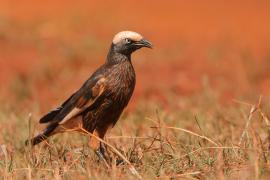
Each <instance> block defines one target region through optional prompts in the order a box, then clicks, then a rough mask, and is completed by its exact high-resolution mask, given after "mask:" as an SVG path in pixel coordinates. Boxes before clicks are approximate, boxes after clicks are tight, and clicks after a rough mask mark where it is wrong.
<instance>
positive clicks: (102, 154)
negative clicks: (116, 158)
mask: <svg viewBox="0 0 270 180" xmlns="http://www.w3.org/2000/svg"><path fill="white" fill-rule="evenodd" d="M96 154H97V156H98V157H99V159H100V160H102V161H103V162H104V164H105V166H107V168H111V166H110V163H109V161H108V160H109V158H108V157H107V155H106V153H105V148H104V147H103V145H101V146H100V147H99V148H98V149H97V150H96Z"/></svg>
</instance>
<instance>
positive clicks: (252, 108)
mask: <svg viewBox="0 0 270 180" xmlns="http://www.w3.org/2000/svg"><path fill="white" fill-rule="evenodd" d="M261 101H262V96H260V98H259V101H258V104H253V105H251V108H250V111H249V115H248V119H247V122H246V125H245V128H244V130H243V132H242V135H241V137H240V140H239V143H238V145H239V146H240V145H241V144H242V141H243V139H244V136H245V134H246V135H247V130H248V127H249V125H250V122H251V119H252V117H253V114H254V113H255V112H256V111H257V110H258V109H260V106H261ZM245 104H247V103H245Z"/></svg>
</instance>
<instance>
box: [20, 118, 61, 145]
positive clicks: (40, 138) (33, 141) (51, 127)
mask: <svg viewBox="0 0 270 180" xmlns="http://www.w3.org/2000/svg"><path fill="white" fill-rule="evenodd" d="M57 126H58V123H52V124H50V125H48V127H47V128H46V129H45V130H44V131H43V132H42V133H41V134H39V135H37V136H35V137H34V138H32V139H30V140H26V141H25V145H28V144H29V143H30V144H31V145H32V146H34V145H36V144H39V143H41V142H42V141H44V140H46V139H47V138H48V137H50V136H51V134H52V132H53V131H54V130H55V128H56V127H57Z"/></svg>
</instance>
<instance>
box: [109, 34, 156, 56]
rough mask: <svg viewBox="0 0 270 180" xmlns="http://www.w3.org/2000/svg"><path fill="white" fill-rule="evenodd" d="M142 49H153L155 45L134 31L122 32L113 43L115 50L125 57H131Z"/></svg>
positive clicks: (115, 37)
mask: <svg viewBox="0 0 270 180" xmlns="http://www.w3.org/2000/svg"><path fill="white" fill-rule="evenodd" d="M142 47H147V48H152V47H153V45H152V43H151V42H149V41H148V40H146V39H144V38H143V37H142V35H140V34H139V33H136V32H133V31H121V32H119V33H117V34H116V35H115V36H114V38H113V42H112V48H113V50H114V51H116V52H118V53H121V54H124V55H130V54H131V53H132V52H134V51H136V50H137V49H140V48H142Z"/></svg>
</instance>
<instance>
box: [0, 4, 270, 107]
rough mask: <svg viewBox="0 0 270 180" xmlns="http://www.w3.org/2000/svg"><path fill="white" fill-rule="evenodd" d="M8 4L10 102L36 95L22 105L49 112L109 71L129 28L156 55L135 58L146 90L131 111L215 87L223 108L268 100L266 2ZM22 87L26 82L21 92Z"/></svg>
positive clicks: (4, 76)
mask: <svg viewBox="0 0 270 180" xmlns="http://www.w3.org/2000/svg"><path fill="white" fill-rule="evenodd" d="M0 4H1V6H0V83H1V84H3V86H1V87H0V92H1V94H2V96H1V99H3V100H7V98H6V97H7V95H9V97H10V96H11V97H12V95H13V96H14V94H15V93H17V92H18V91H19V92H20V91H29V94H27V93H26V98H24V99H23V100H24V101H22V102H25V100H26V101H29V100H35V101H36V102H39V103H41V102H42V105H41V107H42V108H44V107H46V108H47V106H51V104H55V103H57V102H59V101H61V100H62V99H63V98H65V97H67V96H68V94H70V93H71V92H72V91H73V90H75V89H76V88H78V87H79V86H80V84H81V83H82V82H83V81H84V80H85V79H86V78H87V77H88V75H89V74H90V73H91V72H92V71H93V70H94V69H95V68H96V67H97V66H98V65H99V64H100V63H102V61H103V60H104V58H105V56H106V51H107V48H108V46H109V44H110V40H111V39H112V36H113V35H114V34H115V33H116V32H118V31H120V30H126V29H131V30H134V31H138V32H140V33H142V34H143V35H145V36H146V37H147V38H148V39H150V40H151V41H153V43H154V45H155V48H154V50H153V51H149V50H143V51H142V52H138V53H136V54H135V55H134V58H133V60H134V66H135V68H136V70H137V75H138V81H137V82H138V84H137V87H136V91H135V96H136V97H137V98H133V102H138V99H140V98H148V99H156V100H158V101H161V102H166V99H167V96H168V94H171V93H172V94H176V95H178V96H186V95H191V94H193V93H200V92H201V91H202V90H203V88H205V87H208V86H209V87H211V88H213V89H214V90H216V91H218V92H219V93H220V95H221V100H223V101H230V100H231V98H232V97H238V96H239V95H240V96H242V95H250V94H251V93H255V95H257V94H263V95H270V88H269V87H270V86H269V85H270V76H269V72H270V71H269V65H270V63H269V58H270V51H269V50H270V33H269V32H270V23H269V19H270V11H269V7H270V3H269V1H267V0H265V1H263V0H261V1H248V0H245V1H244V0H243V1H237V2H236V1H214V0H205V1H200V2H198V1H195V0H191V1H184V0H183V1H182V0H174V1H173V0H170V1H142V0H138V1H129V0H120V1H110V2H107V1H106V2H104V3H103V2H101V1H97V0H94V1H85V0H77V1H76V2H74V1H72V0H61V1H52V0H47V1H43V2H37V1H34V0H26V1H15V0H11V1H1V2H0ZM87 38H89V41H88V40H87ZM87 43H88V44H87ZM91 43H92V44H91ZM87 48H88V49H89V51H88V49H87ZM70 51H71V53H70ZM67 59H70V60H67ZM18 79H19V81H20V82H22V83H23V86H22V87H19V88H18V87H16V86H17V81H15V80H18ZM24 85H25V86H27V88H28V89H26V90H25V89H24V88H25V87H24ZM62 87H64V88H63V89H62ZM14 89H15V90H14ZM18 98H21V97H14V98H13V99H14V100H16V99H18ZM8 99H10V98H8ZM30 103H31V101H30Z"/></svg>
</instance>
